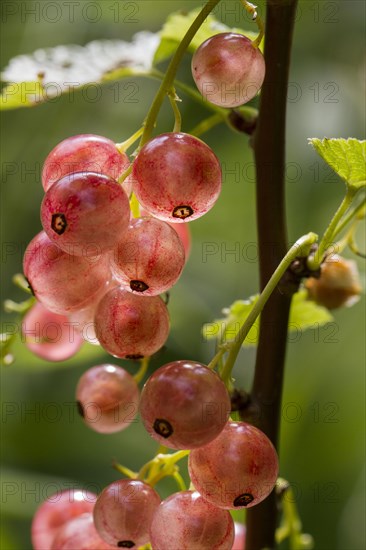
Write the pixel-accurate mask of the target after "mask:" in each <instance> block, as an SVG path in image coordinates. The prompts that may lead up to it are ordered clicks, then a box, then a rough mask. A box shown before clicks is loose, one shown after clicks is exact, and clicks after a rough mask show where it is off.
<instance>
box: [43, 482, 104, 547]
mask: <svg viewBox="0 0 366 550" xmlns="http://www.w3.org/2000/svg"><path fill="white" fill-rule="evenodd" d="M96 500H97V495H95V494H94V493H90V492H89V491H83V490H81V489H70V490H67V491H62V492H58V493H56V494H54V495H52V496H51V497H49V498H48V499H47V500H45V501H44V502H42V504H41V505H40V506H39V508H38V509H37V511H36V513H35V515H34V517H33V521H32V545H33V550H51V548H52V543H53V540H54V538H55V536H56V534H57V532H58V530H59V529H60V527H62V526H63V525H64V524H65V523H66V522H68V521H70V520H71V519H74V518H76V517H78V516H80V515H81V514H85V513H86V512H92V511H93V508H94V504H95V502H96Z"/></svg>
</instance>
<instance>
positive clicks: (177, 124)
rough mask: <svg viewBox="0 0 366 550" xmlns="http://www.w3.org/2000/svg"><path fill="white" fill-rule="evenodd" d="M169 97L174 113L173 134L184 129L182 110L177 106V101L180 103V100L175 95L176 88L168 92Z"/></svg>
mask: <svg viewBox="0 0 366 550" xmlns="http://www.w3.org/2000/svg"><path fill="white" fill-rule="evenodd" d="M168 97H169V101H170V105H171V106H172V109H173V113H174V128H173V132H180V130H181V128H182V115H181V114H180V110H179V109H178V105H177V101H180V99H179V98H178V97H177V94H176V93H175V89H174V88H172V89H171V90H170V91H169V92H168Z"/></svg>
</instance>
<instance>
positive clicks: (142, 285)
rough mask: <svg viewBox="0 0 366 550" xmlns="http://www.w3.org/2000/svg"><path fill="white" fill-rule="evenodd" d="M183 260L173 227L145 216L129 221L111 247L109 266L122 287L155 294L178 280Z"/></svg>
mask: <svg viewBox="0 0 366 550" xmlns="http://www.w3.org/2000/svg"><path fill="white" fill-rule="evenodd" d="M184 263H185V256H184V247H183V244H182V241H181V240H180V238H179V236H178V234H177V233H176V231H174V229H172V228H171V227H170V225H169V224H167V223H166V222H163V221H161V220H157V219H156V218H148V217H146V218H138V219H134V220H132V221H131V222H130V225H129V227H128V230H127V231H126V232H125V233H124V235H123V236H122V238H121V239H120V241H119V242H118V245H117V247H116V248H115V249H114V252H113V259H112V263H111V268H112V272H113V274H114V276H115V278H116V279H117V280H118V281H119V283H120V285H121V287H122V288H124V289H126V290H128V291H130V292H131V291H132V292H138V293H141V294H143V295H144V296H156V295H157V294H162V293H163V292H165V291H167V290H168V289H169V288H171V287H172V286H173V285H174V284H175V283H176V282H177V280H178V278H179V276H180V274H181V272H182V270H183V267H184Z"/></svg>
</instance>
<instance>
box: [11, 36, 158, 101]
mask: <svg viewBox="0 0 366 550" xmlns="http://www.w3.org/2000/svg"><path fill="white" fill-rule="evenodd" d="M159 42H160V37H159V34H158V33H151V32H139V33H137V34H135V35H134V36H133V38H132V41H131V42H125V41H124V40H95V41H93V42H90V43H89V44H86V45H85V46H76V45H73V44H71V45H69V46H56V47H55V48H47V49H44V50H37V51H35V52H34V53H33V54H30V55H19V56H17V57H14V58H13V59H11V60H10V61H9V64H8V66H7V67H6V68H5V69H4V71H3V72H2V75H1V78H2V80H3V81H4V82H8V83H9V84H8V85H7V86H5V88H4V89H3V90H2V94H1V97H0V110H5V109H15V108H18V107H33V106H35V105H39V104H40V103H45V102H46V101H49V100H51V99H53V100H54V99H55V98H57V97H59V96H60V95H62V94H66V93H70V92H72V91H74V90H78V89H82V88H85V87H87V86H90V85H93V86H95V85H96V84H102V83H105V82H108V81H110V80H116V79H120V78H125V77H128V76H141V75H148V74H150V72H151V70H152V68H153V57H154V53H155V50H156V48H157V47H158V44H159Z"/></svg>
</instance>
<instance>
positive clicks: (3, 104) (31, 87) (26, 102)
mask: <svg viewBox="0 0 366 550" xmlns="http://www.w3.org/2000/svg"><path fill="white" fill-rule="evenodd" d="M41 98H42V85H41V84H40V83H39V82H20V83H19V82H13V83H12V84H8V85H7V86H5V87H4V88H3V89H2V91H1V96H0V110H1V111H5V110H7V109H16V108H18V107H34V106H35V105H37V104H38V103H40V102H41V101H42V100H41Z"/></svg>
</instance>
